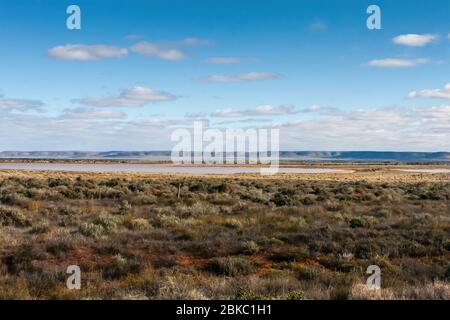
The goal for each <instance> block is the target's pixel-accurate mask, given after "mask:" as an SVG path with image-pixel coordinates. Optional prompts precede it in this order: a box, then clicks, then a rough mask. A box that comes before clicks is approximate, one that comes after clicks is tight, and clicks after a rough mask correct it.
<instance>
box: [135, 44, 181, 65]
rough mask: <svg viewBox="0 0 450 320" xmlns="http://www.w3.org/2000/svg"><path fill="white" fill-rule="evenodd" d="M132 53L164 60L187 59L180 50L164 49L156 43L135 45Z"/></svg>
mask: <svg viewBox="0 0 450 320" xmlns="http://www.w3.org/2000/svg"><path fill="white" fill-rule="evenodd" d="M130 49H131V51H133V52H134V53H138V54H140V55H143V56H154V57H158V58H160V59H163V60H171V61H176V60H182V59H184V58H185V54H184V53H183V52H182V51H180V50H178V49H170V48H163V47H162V46H161V45H158V44H156V43H150V42H147V41H141V42H138V43H136V44H135V45H133V46H132V47H131V48H130Z"/></svg>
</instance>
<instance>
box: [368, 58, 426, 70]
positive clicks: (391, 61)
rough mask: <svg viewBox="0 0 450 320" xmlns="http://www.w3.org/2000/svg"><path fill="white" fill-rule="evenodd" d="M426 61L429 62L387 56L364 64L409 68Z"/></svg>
mask: <svg viewBox="0 0 450 320" xmlns="http://www.w3.org/2000/svg"><path fill="white" fill-rule="evenodd" d="M427 63H429V60H428V59H413V60H411V59H397V58H387V59H379V60H371V61H369V62H367V64H366V65H368V66H370V67H377V68H409V67H415V66H417V65H421V64H427Z"/></svg>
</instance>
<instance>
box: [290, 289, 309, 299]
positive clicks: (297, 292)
mask: <svg viewBox="0 0 450 320" xmlns="http://www.w3.org/2000/svg"><path fill="white" fill-rule="evenodd" d="M285 300H305V294H304V292H303V291H300V290H294V291H290V292H289V293H288V294H287V295H286V298H285Z"/></svg>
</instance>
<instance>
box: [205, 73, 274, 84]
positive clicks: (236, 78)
mask: <svg viewBox="0 0 450 320" xmlns="http://www.w3.org/2000/svg"><path fill="white" fill-rule="evenodd" d="M279 78H281V75H280V74H278V73H274V72H248V73H241V74H236V75H213V76H208V77H206V78H204V79H202V81H203V82H251V81H258V80H270V79H279Z"/></svg>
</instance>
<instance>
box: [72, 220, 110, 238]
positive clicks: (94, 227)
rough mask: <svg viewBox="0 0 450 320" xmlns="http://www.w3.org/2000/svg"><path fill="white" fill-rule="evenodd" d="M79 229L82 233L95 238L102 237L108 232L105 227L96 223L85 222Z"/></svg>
mask: <svg viewBox="0 0 450 320" xmlns="http://www.w3.org/2000/svg"><path fill="white" fill-rule="evenodd" d="M78 230H79V231H80V233H81V234H82V235H84V236H86V237H93V238H100V237H101V236H103V235H104V234H105V233H106V230H105V228H103V227H102V226H101V225H98V224H95V223H83V224H82V225H80V227H79V229H78Z"/></svg>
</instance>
